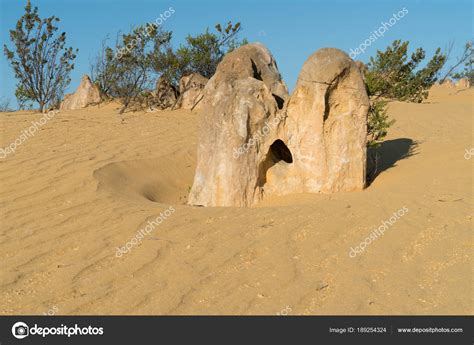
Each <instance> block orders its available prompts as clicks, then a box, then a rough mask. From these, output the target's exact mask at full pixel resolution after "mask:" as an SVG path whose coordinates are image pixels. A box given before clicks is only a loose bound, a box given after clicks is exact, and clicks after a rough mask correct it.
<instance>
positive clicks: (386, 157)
mask: <svg viewBox="0 0 474 345" xmlns="http://www.w3.org/2000/svg"><path fill="white" fill-rule="evenodd" d="M417 147H418V143H417V142H416V141H413V140H412V139H408V138H399V139H393V140H387V141H384V142H382V143H381V144H380V146H379V147H378V148H377V149H369V151H368V152H367V187H368V186H370V185H371V184H372V182H374V181H375V179H376V178H377V177H378V176H379V175H380V173H382V172H383V171H386V170H388V169H390V168H393V167H394V166H396V163H397V162H398V161H400V160H402V159H406V158H409V157H411V156H413V155H415V154H417V153H418V152H417ZM370 150H372V151H371V152H370ZM373 150H377V153H378V155H377V156H378V158H377V168H376V169H375V162H374V159H371V158H370V157H375V155H374V154H373V152H374V151H373Z"/></svg>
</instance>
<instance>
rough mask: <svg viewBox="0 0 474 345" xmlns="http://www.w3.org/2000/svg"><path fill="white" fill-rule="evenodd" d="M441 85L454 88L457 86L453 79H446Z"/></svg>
mask: <svg viewBox="0 0 474 345" xmlns="http://www.w3.org/2000/svg"><path fill="white" fill-rule="evenodd" d="M441 86H443V87H448V88H454V87H456V86H455V85H454V83H453V81H452V80H451V79H446V80H445V81H443V82H442V83H441Z"/></svg>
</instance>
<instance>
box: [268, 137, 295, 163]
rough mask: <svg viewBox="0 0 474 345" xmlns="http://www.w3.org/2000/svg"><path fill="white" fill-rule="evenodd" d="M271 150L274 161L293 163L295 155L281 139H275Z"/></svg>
mask: <svg viewBox="0 0 474 345" xmlns="http://www.w3.org/2000/svg"><path fill="white" fill-rule="evenodd" d="M270 152H271V153H272V156H273V161H274V162H275V163H278V162H279V161H284V162H286V163H293V156H292V155H291V152H290V150H289V149H288V147H287V146H286V145H285V143H284V142H283V141H282V140H280V139H277V140H275V141H274V143H273V144H271V145H270Z"/></svg>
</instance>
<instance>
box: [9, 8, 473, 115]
mask: <svg viewBox="0 0 474 345" xmlns="http://www.w3.org/2000/svg"><path fill="white" fill-rule="evenodd" d="M0 2H1V7H0V10H1V15H0V27H1V36H0V43H1V46H2V54H1V57H0V73H1V79H0V83H1V85H0V97H3V98H5V97H6V98H10V99H11V103H12V106H16V101H15V96H14V91H15V84H16V81H15V79H14V76H13V73H12V70H11V67H10V66H9V65H8V63H7V61H6V59H5V56H4V55H3V44H4V43H6V42H8V43H10V41H9V30H10V29H13V28H14V27H15V24H16V21H17V20H18V18H19V17H21V15H22V14H23V8H24V5H25V4H26V0H0ZM32 4H33V5H34V6H38V7H39V13H40V17H42V18H44V17H47V16H51V15H55V16H57V17H59V18H60V19H61V22H60V24H59V25H60V30H61V31H66V33H67V45H68V46H73V47H74V48H79V54H78V57H77V59H76V62H75V66H76V67H75V69H74V71H73V72H72V74H71V77H72V82H71V84H70V86H69V89H68V90H67V92H72V91H74V89H75V88H76V87H77V86H78V84H79V81H80V78H81V76H82V75H83V74H85V73H87V74H89V71H90V68H89V64H90V60H91V59H92V58H93V57H94V56H95V54H96V53H97V51H98V49H99V47H100V44H101V41H102V40H103V39H104V38H105V37H106V36H107V35H110V36H111V37H115V35H116V33H117V32H118V31H120V30H121V31H127V30H128V29H130V27H131V26H136V25H140V24H145V23H147V22H153V21H155V19H156V18H157V17H159V16H160V14H163V13H164V12H165V11H166V10H168V9H169V7H173V9H174V10H175V12H174V14H172V16H171V17H169V18H168V19H166V21H165V22H164V24H163V27H164V29H166V30H171V31H173V36H174V38H173V42H174V45H179V44H180V43H181V42H183V40H184V38H185V36H186V35H187V34H188V33H190V34H197V33H200V32H202V31H204V30H205V29H206V28H207V27H209V28H213V27H214V25H215V24H216V23H218V22H220V23H225V22H227V21H229V20H232V21H233V22H237V21H240V22H241V23H242V27H243V30H242V33H241V36H240V37H246V38H247V39H248V40H249V41H250V42H256V41H259V42H262V43H264V44H265V45H266V46H267V47H268V48H269V49H270V51H271V52H272V53H273V55H274V56H275V59H276V61H277V63H278V66H279V69H280V72H281V74H282V76H283V78H284V79H285V81H286V82H287V84H288V86H289V87H290V89H291V88H293V87H294V84H295V82H296V79H297V77H298V72H299V70H300V69H301V66H302V65H303V63H304V61H305V60H306V59H307V58H308V56H309V55H310V54H311V53H312V52H314V51H316V50H317V49H319V48H323V47H335V48H339V49H342V50H344V51H346V52H348V53H349V52H350V50H351V49H355V48H357V47H358V46H359V45H360V44H361V43H363V42H364V41H365V40H366V39H368V38H369V36H370V35H371V34H372V32H373V31H374V30H377V29H378V28H379V27H380V26H381V25H382V22H389V20H390V18H392V16H393V14H397V13H398V12H399V11H401V10H403V8H405V9H406V11H405V12H407V13H406V14H405V15H404V16H403V17H399V18H400V19H398V20H397V21H396V23H395V24H393V25H392V26H391V27H390V26H388V25H385V27H386V28H388V29H387V30H386V32H385V33H384V35H383V36H381V37H377V39H376V40H375V41H374V42H371V43H370V45H369V46H368V47H367V49H366V50H365V52H364V53H363V54H359V55H358V56H357V57H356V58H355V59H357V60H362V61H364V62H366V61H368V59H369V57H370V56H372V55H374V54H375V53H376V51H377V50H378V49H384V48H385V47H386V46H387V45H389V44H390V43H391V42H392V41H393V40H395V39H402V40H409V41H410V47H411V48H412V49H413V48H415V47H420V46H421V47H423V48H424V49H425V50H426V51H427V56H428V57H430V56H431V55H432V54H433V53H434V51H435V49H436V48H437V47H441V48H445V47H446V46H447V44H448V43H449V42H450V41H454V44H455V46H454V50H453V53H452V55H451V60H453V59H454V58H455V57H456V56H458V55H459V54H460V52H461V50H462V48H463V45H464V43H465V42H466V41H467V40H469V39H472V38H473V36H474V35H473V22H472V18H473V0H434V1H425V0H413V1H399V0H393V1H389V0H385V1H384V0H378V1H375V0H362V1H349V0H346V1H330V0H326V1H316V0H286V1H283V0H272V1H270V0H266V1H258V0H233V1H225V0H220V1H217V0H195V1H191V0H182V1H179V0H32ZM392 22H393V20H392ZM10 47H11V44H10ZM450 62H452V61H449V62H448V65H449V63H450Z"/></svg>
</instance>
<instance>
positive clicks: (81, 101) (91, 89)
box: [60, 75, 101, 110]
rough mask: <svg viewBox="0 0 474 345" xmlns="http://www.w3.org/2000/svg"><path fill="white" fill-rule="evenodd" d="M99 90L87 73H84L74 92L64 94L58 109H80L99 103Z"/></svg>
mask: <svg viewBox="0 0 474 345" xmlns="http://www.w3.org/2000/svg"><path fill="white" fill-rule="evenodd" d="M100 101H101V99H100V91H99V88H98V87H97V85H95V84H93V83H92V81H91V79H90V78H89V76H88V75H84V76H83V77H82V79H81V83H80V84H79V87H78V88H77V90H76V92H74V93H71V94H68V95H66V96H64V100H63V101H62V103H61V106H60V110H75V109H82V108H85V107H87V106H89V105H93V104H97V103H100Z"/></svg>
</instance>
